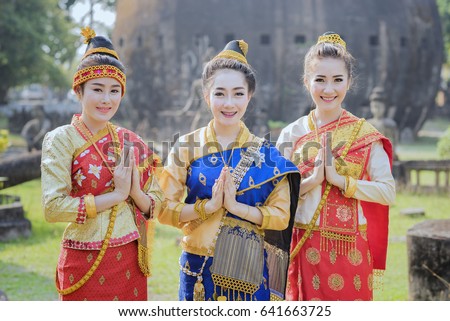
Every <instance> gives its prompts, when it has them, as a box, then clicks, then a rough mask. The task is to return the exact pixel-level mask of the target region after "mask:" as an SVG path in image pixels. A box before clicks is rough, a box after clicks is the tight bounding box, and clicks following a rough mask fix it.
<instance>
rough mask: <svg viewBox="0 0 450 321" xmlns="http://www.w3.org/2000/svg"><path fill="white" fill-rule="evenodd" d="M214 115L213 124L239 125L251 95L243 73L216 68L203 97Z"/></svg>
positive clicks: (222, 125)
mask: <svg viewBox="0 0 450 321" xmlns="http://www.w3.org/2000/svg"><path fill="white" fill-rule="evenodd" d="M205 98H206V101H207V103H208V105H209V106H210V108H211V112H212V114H213V116H214V126H215V127H216V129H217V127H222V128H231V127H235V126H237V127H239V126H240V120H241V118H242V117H243V116H244V114H245V111H246V110H247V106H248V103H249V101H250V98H251V95H250V94H249V92H248V84H247V81H246V80H245V77H244V74H243V73H242V72H240V71H236V70H231V69H222V70H218V71H217V72H216V73H215V75H214V77H213V79H212V83H211V86H210V88H209V91H208V92H207V96H206V97H205Z"/></svg>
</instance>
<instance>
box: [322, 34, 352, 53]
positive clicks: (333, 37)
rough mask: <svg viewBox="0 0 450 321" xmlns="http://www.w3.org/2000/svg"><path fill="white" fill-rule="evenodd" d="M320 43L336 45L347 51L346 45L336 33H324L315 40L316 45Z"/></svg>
mask: <svg viewBox="0 0 450 321" xmlns="http://www.w3.org/2000/svg"><path fill="white" fill-rule="evenodd" d="M322 42H328V43H334V44H338V45H341V46H342V47H344V49H347V44H346V43H345V41H344V40H342V38H341V36H339V35H338V34H337V33H326V34H323V35H322V36H320V37H319V39H318V40H317V43H318V44H319V43H322Z"/></svg>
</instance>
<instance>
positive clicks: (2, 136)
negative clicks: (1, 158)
mask: <svg viewBox="0 0 450 321" xmlns="http://www.w3.org/2000/svg"><path fill="white" fill-rule="evenodd" d="M8 135H9V131H8V130H7V129H0V153H3V152H4V151H5V150H6V149H7V148H8V146H9V139H8Z"/></svg>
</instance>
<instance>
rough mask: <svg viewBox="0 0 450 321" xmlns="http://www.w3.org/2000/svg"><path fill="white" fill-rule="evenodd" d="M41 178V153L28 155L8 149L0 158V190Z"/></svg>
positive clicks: (36, 152)
mask: <svg viewBox="0 0 450 321" xmlns="http://www.w3.org/2000/svg"><path fill="white" fill-rule="evenodd" d="M40 177H41V151H40V150H39V151H37V150H34V151H32V152H30V153H27V152H24V151H22V150H19V151H12V150H11V149H9V150H8V151H7V153H6V154H5V155H2V157H1V158H0V179H1V178H6V179H5V180H4V181H1V182H0V183H1V188H7V187H11V186H15V185H18V184H21V183H25V182H28V181H30V180H33V179H36V178H40Z"/></svg>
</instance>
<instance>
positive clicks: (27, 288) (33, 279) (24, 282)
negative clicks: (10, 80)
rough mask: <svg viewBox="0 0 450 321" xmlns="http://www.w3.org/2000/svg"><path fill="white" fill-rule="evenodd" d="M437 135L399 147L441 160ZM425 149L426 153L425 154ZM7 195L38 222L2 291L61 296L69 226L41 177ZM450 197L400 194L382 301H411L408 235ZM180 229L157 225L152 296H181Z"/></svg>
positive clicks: (11, 250) (404, 155) (3, 274)
mask: <svg viewBox="0 0 450 321" xmlns="http://www.w3.org/2000/svg"><path fill="white" fill-rule="evenodd" d="M435 143H436V139H433V138H421V139H419V141H418V142H416V143H415V144H410V145H399V146H398V147H399V148H398V153H399V155H400V157H401V159H403V160H405V159H414V158H415V157H414V156H417V155H421V156H422V157H424V158H425V159H436V157H437V154H436V146H435ZM419 151H420V152H419ZM1 193H3V194H12V195H18V196H20V197H21V200H22V204H23V207H24V209H25V212H26V217H27V218H28V219H29V220H30V221H31V223H32V235H31V237H29V238H27V239H20V240H15V241H11V242H7V243H0V290H2V291H4V292H5V293H6V294H7V296H8V298H9V300H14V301H37V300H44V301H51V300H57V299H58V296H57V292H56V290H55V284H54V283H55V281H54V280H55V267H56V262H57V258H58V254H59V247H60V240H61V235H62V233H63V231H64V228H65V224H62V223H54V224H50V223H47V222H46V221H45V220H44V217H43V214H42V208H41V205H40V193H41V187H40V180H39V179H36V180H33V181H30V182H27V183H24V184H21V185H18V186H14V187H11V188H8V189H5V190H2V191H1ZM410 207H420V208H423V209H424V210H425V213H426V215H425V217H418V218H410V217H405V216H402V215H400V210H401V209H404V208H410ZM449 208H450V198H449V197H448V195H414V194H409V193H406V192H399V193H398V194H397V201H396V204H395V205H394V206H393V207H392V208H391V214H390V232H389V250H388V260H387V269H386V273H385V277H384V288H383V290H376V291H375V300H377V301H406V300H408V266H407V248H406V233H407V231H408V229H409V228H410V227H412V226H414V225H415V224H417V223H419V222H422V221H423V220H428V219H448V218H449V212H448V209H449ZM179 238H180V232H179V231H178V230H176V229H174V228H171V227H168V226H163V225H160V224H157V228H156V237H155V244H154V255H153V276H152V277H151V278H149V281H148V291H149V300H153V301H168V300H177V288H178V273H179V267H178V256H179V254H180V251H181V250H180V247H179V245H178V241H179Z"/></svg>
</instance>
